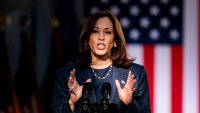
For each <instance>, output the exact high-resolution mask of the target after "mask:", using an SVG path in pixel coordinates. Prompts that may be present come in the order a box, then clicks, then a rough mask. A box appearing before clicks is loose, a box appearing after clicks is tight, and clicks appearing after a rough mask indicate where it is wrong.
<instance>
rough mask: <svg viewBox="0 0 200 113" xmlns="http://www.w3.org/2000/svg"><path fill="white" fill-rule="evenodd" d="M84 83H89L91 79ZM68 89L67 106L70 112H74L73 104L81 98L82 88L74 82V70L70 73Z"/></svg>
mask: <svg viewBox="0 0 200 113" xmlns="http://www.w3.org/2000/svg"><path fill="white" fill-rule="evenodd" d="M86 82H91V79H88V80H87V81H86ZM68 88H69V93H70V99H69V105H70V108H71V110H72V111H74V109H75V104H76V102H77V101H78V100H79V99H80V98H81V96H82V89H83V86H80V85H79V84H78V82H77V81H76V77H75V69H73V70H72V71H70V77H69V81H68Z"/></svg>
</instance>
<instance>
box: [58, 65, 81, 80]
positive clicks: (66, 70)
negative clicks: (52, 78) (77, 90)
mask: <svg viewBox="0 0 200 113" xmlns="http://www.w3.org/2000/svg"><path fill="white" fill-rule="evenodd" d="M77 68H78V66H76V65H67V66H65V67H62V68H60V69H57V70H56V77H57V78H66V77H69V75H70V71H72V70H73V69H77Z"/></svg>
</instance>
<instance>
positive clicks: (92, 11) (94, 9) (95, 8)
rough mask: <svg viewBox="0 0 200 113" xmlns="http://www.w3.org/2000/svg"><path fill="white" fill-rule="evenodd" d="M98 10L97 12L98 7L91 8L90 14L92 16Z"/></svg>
mask: <svg viewBox="0 0 200 113" xmlns="http://www.w3.org/2000/svg"><path fill="white" fill-rule="evenodd" d="M98 10H99V9H98V7H96V6H94V7H92V8H91V9H90V14H94V13H96V12H97V11H98Z"/></svg>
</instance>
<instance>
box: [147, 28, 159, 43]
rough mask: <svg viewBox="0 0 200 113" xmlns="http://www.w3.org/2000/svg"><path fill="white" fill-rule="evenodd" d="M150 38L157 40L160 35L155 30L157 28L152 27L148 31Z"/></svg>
mask: <svg viewBox="0 0 200 113" xmlns="http://www.w3.org/2000/svg"><path fill="white" fill-rule="evenodd" d="M149 35H150V38H151V39H153V40H157V39H158V38H159V36H160V33H159V31H158V30H157V29H152V30H151V31H150V34H149Z"/></svg>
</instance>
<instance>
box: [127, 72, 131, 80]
mask: <svg viewBox="0 0 200 113" xmlns="http://www.w3.org/2000/svg"><path fill="white" fill-rule="evenodd" d="M130 80H131V71H129V72H128V78H127V83H129V82H130Z"/></svg>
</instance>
